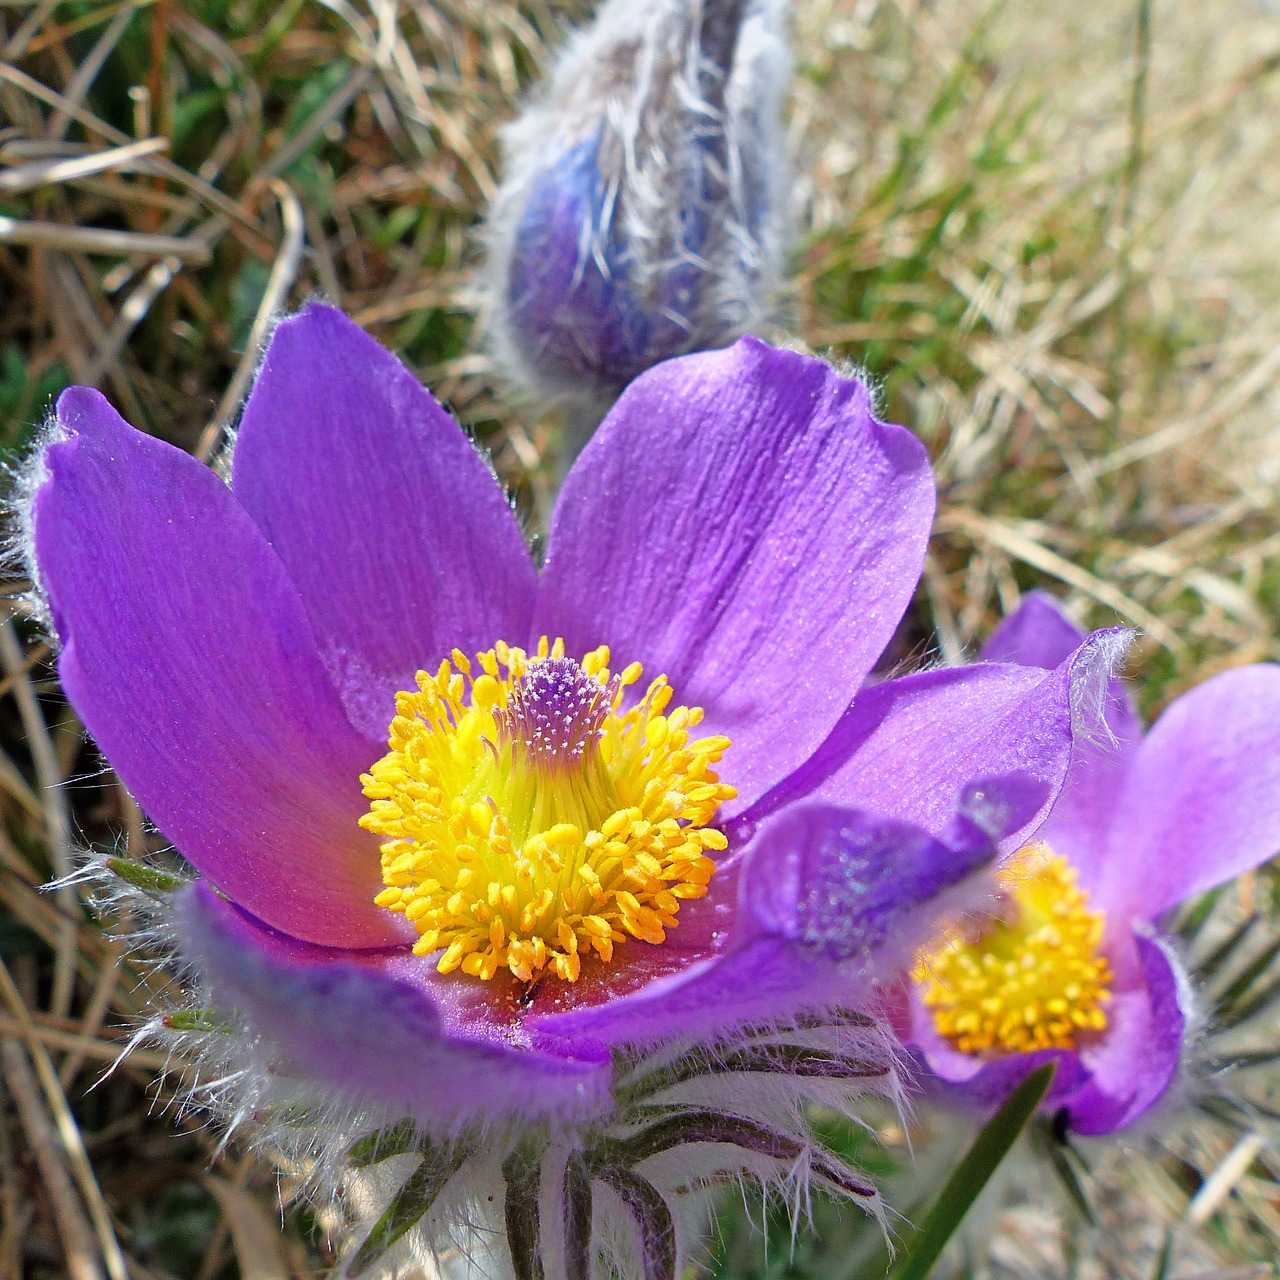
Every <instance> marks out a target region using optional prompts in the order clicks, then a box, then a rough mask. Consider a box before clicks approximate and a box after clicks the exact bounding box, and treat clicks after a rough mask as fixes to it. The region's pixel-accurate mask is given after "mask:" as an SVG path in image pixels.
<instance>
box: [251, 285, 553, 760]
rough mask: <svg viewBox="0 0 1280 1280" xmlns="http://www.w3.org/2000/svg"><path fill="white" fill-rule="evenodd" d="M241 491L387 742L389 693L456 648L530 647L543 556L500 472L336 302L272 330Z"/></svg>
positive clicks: (343, 681)
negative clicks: (510, 501) (531, 544)
mask: <svg viewBox="0 0 1280 1280" xmlns="http://www.w3.org/2000/svg"><path fill="white" fill-rule="evenodd" d="M233 487H234V490H235V493H236V496H237V497H238V498H239V499H240V501H241V503H243V505H244V507H245V509H246V510H247V511H248V512H249V514H250V515H251V516H252V517H253V518H254V519H255V520H256V521H257V522H258V525H259V526H260V528H261V529H262V531H263V532H264V533H265V534H266V536H267V539H268V541H269V542H270V543H271V545H272V546H274V547H275V549H276V551H277V552H278V553H279V555H280V558H281V559H282V560H283V561H284V564H285V567H286V568H287V569H288V571H289V576H290V577H291V578H292V579H293V581H294V583H295V585H296V586H297V588H298V591H299V593H300V594H301V596H302V600H303V603H304V604H305V605H306V609H307V613H308V615H309V616H310V618H311V622H312V625H313V626H314V627H315V631H316V635H317V637H318V639H319V643H320V652H321V656H322V657H323V659H324V662H325V665H326V666H327V667H328V669H329V671H330V673H331V675H332V676H333V679H334V683H335V684H336V686H337V688H338V691H339V693H340V694H341V695H342V698H343V702H344V704H345V705H346V708H347V713H348V715H349V716H350V717H351V720H352V723H353V724H355V726H356V728H358V729H359V730H360V731H361V732H362V733H364V734H365V735H366V736H367V737H368V738H370V740H371V741H375V742H379V743H382V742H385V740H386V736H387V725H388V724H389V723H390V720H391V716H392V714H393V713H394V710H395V696H394V695H395V693H396V691H397V690H399V689H412V688H413V687H414V685H413V677H414V673H415V672H416V671H418V670H419V669H420V668H424V669H429V670H434V669H435V667H436V666H437V665H438V663H439V661H440V659H441V658H444V657H447V656H448V654H449V652H450V650H451V649H453V648H454V647H455V646H456V647H458V648H460V649H462V650H463V651H464V652H466V653H474V652H476V651H477V650H479V649H487V648H489V647H490V646H491V645H492V644H493V643H494V642H495V641H496V640H507V641H508V642H510V643H512V644H522V643H523V642H524V640H525V636H526V633H527V630H528V623H529V614H530V610H531V608H532V601H533V593H534V590H535V582H536V579H535V573H534V569H533V562H532V560H531V559H530V557H529V552H528V550H527V548H526V547H525V543H524V539H523V537H522V536H521V533H520V530H519V527H518V526H517V524H516V520H515V517H514V515H513V514H512V512H511V509H510V507H509V506H508V505H507V501H506V498H505V497H504V496H503V493H502V489H501V488H500V486H499V485H498V482H497V481H496V480H495V479H494V477H493V475H492V473H491V472H490V471H489V469H488V467H487V466H486V465H485V463H484V461H483V460H482V459H481V458H480V456H479V454H478V453H477V452H476V451H475V449H474V448H473V447H472V445H471V443H470V441H469V440H467V438H466V436H464V435H463V433H462V431H461V430H460V429H459V427H458V425H457V423H455V422H454V421H453V419H452V418H450V417H449V415H448V414H447V413H445V411H444V410H443V409H441V408H440V406H439V405H438V404H437V403H436V402H435V400H433V399H432V397H431V395H430V393H429V392H427V391H426V390H424V389H423V387H422V386H421V385H419V383H418V380H417V379H416V378H415V377H414V376H413V375H412V374H411V373H410V372H409V371H408V370H407V369H406V368H405V367H404V366H403V365H402V364H401V363H400V362H399V361H398V360H397V359H395V357H394V356H392V355H391V354H390V353H389V352H387V351H385V350H384V349H383V348H382V347H380V346H379V345H378V344H377V343H376V342H375V341H374V340H373V339H372V338H370V337H369V336H368V335H367V334H366V333H364V332H363V331H362V330H361V329H359V328H358V327H357V326H356V325H355V324H353V323H352V322H351V321H350V320H348V319H347V318H346V317H345V316H344V315H343V314H342V313H341V312H340V311H335V310H334V309H333V308H332V307H323V306H316V305H312V306H309V307H307V308H306V310H304V311H303V312H302V313H301V314H300V315H296V316H293V317H291V318H290V319H288V320H284V321H282V322H281V324H280V325H279V326H278V328H277V329H276V331H275V334H274V336H273V337H272V339H271V345H270V346H269V347H268V348H267V353H266V357H265V358H264V360H263V364H262V369H261V371H260V372H259V374H258V380H257V382H256V383H255V384H254V388H253V393H252V394H251V395H250V397H249V402H248V404H247V405H246V406H245V410H244V416H243V419H242V421H241V425H240V432H239V436H238V437H237V442H236V452H235V470H234V481H233Z"/></svg>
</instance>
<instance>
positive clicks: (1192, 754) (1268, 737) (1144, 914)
mask: <svg viewBox="0 0 1280 1280" xmlns="http://www.w3.org/2000/svg"><path fill="white" fill-rule="evenodd" d="M1277 850H1280V666H1272V665H1265V666H1254V667H1243V668H1240V669H1238V670H1235V671H1227V672H1224V673H1223V674H1222V675H1219V676H1215V677H1214V678H1213V679H1212V680H1207V681H1206V682H1205V683H1204V684H1202V685H1199V686H1198V687H1197V688H1195V689H1192V690H1191V692H1190V693H1187V694H1184V695H1183V696H1182V697H1181V698H1179V699H1178V700H1177V701H1176V702H1174V703H1173V704H1172V705H1171V706H1170V707H1169V709H1168V710H1167V711H1166V712H1165V713H1164V715H1162V716H1161V717H1160V719H1159V720H1158V721H1157V722H1156V724H1155V725H1154V726H1153V728H1152V730H1151V732H1150V733H1149V734H1148V735H1147V737H1146V739H1145V740H1144V741H1143V743H1142V745H1141V746H1140V747H1139V748H1138V749H1137V751H1136V752H1135V753H1134V756H1133V759H1132V762H1131V764H1130V767H1129V769H1128V771H1127V774H1126V776H1125V779H1124V786H1123V789H1122V790H1121V791H1120V794H1119V796H1118V798H1117V800H1116V811H1115V818H1114V821H1113V823H1112V827H1111V839H1110V844H1109V848H1108V858H1107V863H1106V866H1105V868H1103V869H1102V870H1101V871H1100V873H1099V875H1098V879H1097V882H1096V885H1095V888H1094V893H1095V898H1096V901H1097V904H1098V905H1099V906H1101V907H1103V908H1104V909H1105V910H1107V911H1108V912H1109V913H1114V914H1116V915H1117V916H1118V917H1119V918H1121V919H1140V920H1155V919H1157V918H1158V917H1159V916H1160V915H1161V914H1163V913H1164V912H1165V911H1167V910H1168V909H1169V908H1170V907H1172V906H1174V905H1176V904H1177V903H1179V902H1182V901H1183V900H1184V899H1186V898H1189V897H1192V896H1193V895H1194V894H1197V893H1202V892H1203V891H1204V890H1206V889H1210V888H1212V887H1213V886H1214V885H1219V884H1222V883H1223V882H1224V881H1226V880H1229V879H1231V877H1232V876H1236V875H1239V874H1240V872H1242V871H1245V870H1247V869H1248V868H1250V867H1256V866H1258V865H1260V864H1261V863H1263V862H1265V861H1267V859H1269V858H1271V857H1272V856H1274V855H1275V853H1276V852H1277Z"/></svg>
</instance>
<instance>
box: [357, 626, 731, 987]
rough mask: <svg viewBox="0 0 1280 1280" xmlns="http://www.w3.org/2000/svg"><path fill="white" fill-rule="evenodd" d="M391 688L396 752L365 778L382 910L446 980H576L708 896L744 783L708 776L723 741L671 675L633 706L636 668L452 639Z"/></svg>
mask: <svg viewBox="0 0 1280 1280" xmlns="http://www.w3.org/2000/svg"><path fill="white" fill-rule="evenodd" d="M451 657H452V661H445V662H442V663H441V664H440V667H439V669H438V670H437V671H436V672H435V674H434V675H432V674H429V673H427V672H425V671H419V672H418V675H417V685H418V687H417V690H416V691H414V692H407V693H400V694H397V695H396V716H395V719H394V720H392V722H391V729H390V739H389V744H388V745H389V747H390V750H389V751H388V753H387V754H386V755H385V756H383V757H382V759H381V760H379V761H378V762H377V763H376V764H375V765H374V766H373V768H372V769H370V771H369V772H368V773H367V774H365V775H364V776H363V777H362V778H361V782H362V783H363V785H364V794H365V795H366V796H367V797H368V798H369V799H370V801H371V802H372V804H371V806H370V811H369V813H367V814H366V815H365V816H364V817H363V818H362V819H361V820H360V825H361V826H362V827H364V828H365V829H366V830H367V831H372V832H374V833H375V834H377V835H380V836H383V837H385V839H384V842H383V844H382V879H383V882H384V883H385V884H386V886H387V888H386V889H385V890H384V891H383V892H382V893H380V894H379V895H378V897H377V899H376V901H377V903H378V905H379V906H382V907H387V908H389V909H390V910H392V911H399V912H402V913H403V914H404V915H405V916H406V917H407V918H408V919H409V920H411V921H412V922H413V924H414V926H415V927H416V928H417V930H418V933H419V934H420V935H421V936H420V937H419V938H418V941H417V942H416V943H415V944H414V948H413V949H414V951H415V953H417V954H418V955H428V954H430V953H431V952H434V951H438V950H439V951H442V952H443V954H442V955H441V956H440V959H439V961H438V963H437V968H438V969H439V970H440V972H441V973H450V972H452V971H453V970H455V969H461V970H462V971H463V972H464V973H468V974H472V975H474V976H476V977H478V978H485V979H489V978H492V977H493V976H494V975H495V974H496V973H497V972H498V971H499V970H500V969H504V968H505V969H509V970H510V971H511V972H512V973H513V974H515V976H516V977H517V978H519V979H520V980H521V981H523V982H530V981H532V980H533V979H534V977H535V976H537V975H539V974H540V973H542V972H544V971H545V972H549V973H552V974H555V975H556V976H557V977H559V978H563V979H565V980H566V981H569V982H573V981H576V980H577V978H578V976H579V973H580V971H581V964H582V958H583V957H584V956H586V955H589V954H591V953H592V952H594V953H595V954H596V955H597V956H599V957H600V959H601V960H605V961H607V960H610V959H612V957H613V949H614V947H615V945H617V944H618V943H620V942H623V941H625V940H626V939H627V938H638V939H641V940H642V941H644V942H650V943H661V942H664V941H665V940H666V931H667V930H668V929H672V928H675V926H676V924H677V919H676V917H677V913H678V912H679V909H680V903H681V901H682V900H684V899H689V898H701V897H703V896H705V894H706V892H707V884H708V882H709V881H710V879H711V876H712V875H713V874H714V872H715V869H716V867H715V863H714V862H713V861H712V859H711V858H710V857H709V856H708V854H709V853H710V852H714V851H717V850H721V849H723V848H725V845H726V841H725V838H724V835H723V834H722V833H721V832H720V831H719V830H717V829H716V828H715V827H712V826H710V825H709V824H710V822H711V820H712V818H713V817H714V816H715V812H716V810H717V809H718V808H719V806H720V805H721V804H722V803H723V802H724V801H726V800H730V799H732V798H733V796H734V795H736V794H737V793H736V792H735V791H734V789H733V788H732V787H730V786H726V785H725V784H723V783H721V782H720V781H719V778H718V776H717V774H716V773H715V772H714V771H713V768H712V766H713V765H715V764H716V763H717V762H718V761H719V760H720V758H721V756H722V755H723V754H724V753H725V751H726V750H727V749H728V747H729V740H728V738H724V737H706V738H697V739H695V738H694V737H693V734H692V730H693V729H694V728H695V727H696V726H697V724H698V723H699V722H700V721H701V720H702V710H701V708H699V707H682V706H677V707H674V708H672V707H671V702H672V699H673V696H674V695H673V691H672V688H671V686H670V685H669V684H668V683H667V680H666V677H665V676H658V677H657V679H655V680H653V681H652V682H651V683H650V684H649V686H648V690H647V692H646V693H645V695H644V697H643V698H641V699H639V700H638V701H636V702H635V703H634V704H633V705H631V706H630V707H628V708H627V709H626V710H624V709H623V706H624V701H625V700H626V690H627V688H628V687H629V686H631V685H633V684H635V683H636V681H637V680H639V678H640V674H641V668H640V664H639V663H632V664H631V665H630V666H628V667H627V668H625V669H624V670H623V671H621V672H619V673H618V674H616V675H613V674H611V673H610V671H609V667H608V663H609V650H608V649H607V648H605V647H601V648H599V649H596V650H594V651H592V652H591V653H589V654H587V655H586V657H584V658H583V659H582V660H581V662H578V661H575V660H574V659H572V658H566V657H565V656H564V645H563V643H562V642H561V641H559V640H557V641H555V643H554V644H549V643H548V641H547V639H546V638H545V637H544V638H543V640H542V641H541V642H540V643H539V645H538V649H537V652H536V653H535V654H533V655H529V654H526V653H525V651H524V650H523V649H517V648H512V647H511V646H509V645H506V644H503V643H499V644H497V645H495V646H494V648H492V649H490V650H488V651H487V652H485V653H481V654H478V655H476V657H475V658H474V659H469V658H468V657H467V656H466V655H464V654H463V653H461V652H460V651H459V650H457V649H455V650H454V651H453V653H452V655H451Z"/></svg>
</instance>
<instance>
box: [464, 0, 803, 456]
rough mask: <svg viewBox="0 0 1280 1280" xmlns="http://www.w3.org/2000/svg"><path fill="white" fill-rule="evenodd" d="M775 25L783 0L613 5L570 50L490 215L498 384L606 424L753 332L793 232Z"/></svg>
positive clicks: (514, 133)
mask: <svg viewBox="0 0 1280 1280" xmlns="http://www.w3.org/2000/svg"><path fill="white" fill-rule="evenodd" d="M785 22H786V19H785V4H784V3H782V2H781V0H656V2H655V3H651V4H646V5H637V4H634V3H632V2H631V0H608V2H607V3H605V4H603V5H602V6H601V8H600V12H599V13H598V15H597V16H596V18H595V20H594V21H593V22H592V24H591V26H590V27H589V28H587V29H586V30H584V31H582V32H580V33H579V34H578V35H577V36H576V37H575V38H574V39H573V40H571V42H570V43H569V45H568V47H567V48H566V50H565V52H564V54H563V55H562V57H561V58H560V60H559V62H558V64H557V65H556V67H555V68H554V69H553V71H552V73H551V74H550V76H549V77H548V80H547V83H546V84H545V85H544V86H543V87H542V89H541V91H540V93H539V94H538V95H537V96H536V97H535V98H534V100H533V101H532V102H531V103H530V104H529V105H528V107H527V108H526V109H525V110H524V111H523V112H522V113H521V115H520V116H519V117H518V118H517V119H516V120H515V121H513V122H512V123H511V124H510V125H509V126H508V127H507V130H506V135H505V142H506V146H505V151H506V169H507V173H506V177H505V179H504V181H503V184H502V187H501V188H500V190H499V192H498V194H497V196H496V197H495V199H494V203H493V208H492V210H491V211H490V215H489V232H488V238H489V243H490V268H489V280H488V294H489V301H490V305H491V307H492V310H493V333H494V336H495V339H496V342H497V346H498V350H499V355H500V357H501V358H500V360H499V365H498V367H499V368H500V369H502V370H503V371H504V372H505V373H506V374H508V375H509V376H511V377H513V378H515V379H517V380H518V381H520V382H521V383H523V384H524V385H526V386H527V387H529V388H531V389H533V390H535V391H537V392H540V393H543V394H550V395H552V396H555V397H557V398H562V399H566V400H569V401H570V402H573V403H574V404H575V405H577V406H578V407H580V408H585V409H586V410H588V411H593V410H594V411H596V414H595V416H596V419H598V416H599V414H600V413H603V411H604V409H605V408H607V407H608V405H609V404H611V403H612V401H613V400H614V399H615V398H616V397H617V395H618V394H619V392H621V390H622V388H623V387H624V386H626V384H627V383H628V382H630V381H631V380H632V379H633V378H635V377H636V376H638V375H639V374H640V373H642V372H643V371H644V370H645V369H647V368H649V367H650V366H652V365H654V364H656V363H657V362H658V361H660V360H665V359H668V358H670V357H671V356H675V355H680V354H682V353H685V352H689V351H698V350H706V349H709V348H713V347H720V346H724V345H726V344H727V343H729V342H731V341H732V340H733V339H734V338H736V337H737V336H738V335H739V334H741V333H742V332H743V331H744V330H745V329H747V328H748V327H749V326H751V325H752V324H754V323H756V322H758V320H759V319H760V317H761V316H762V314H763V312H764V309H765V305H766V302H767V299H768V295H769V293H770V291H771V289H772V288H773V286H774V284H775V282H776V278H777V275H778V269H779V261H780V258H781V253H782V248H783V244H784V241H785V238H786V235H785V232H786V227H787V223H788V220H789V219H788V208H787V203H788V195H787V189H786V188H787V170H788V165H787V161H786V144H785V140H784V136H783V128H782V110H781V108H782V98H783V95H784V93H785V91H786V87H787V83H788V80H789V76H790V60H789V57H788V54H787V48H786V35H785ZM594 420H595V419H593V420H592V425H594ZM579 444H580V442H579Z"/></svg>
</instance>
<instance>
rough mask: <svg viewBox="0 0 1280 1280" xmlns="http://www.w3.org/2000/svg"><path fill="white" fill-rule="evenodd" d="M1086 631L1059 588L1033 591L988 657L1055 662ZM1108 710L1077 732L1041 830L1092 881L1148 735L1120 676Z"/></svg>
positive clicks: (1000, 630)
mask: <svg viewBox="0 0 1280 1280" xmlns="http://www.w3.org/2000/svg"><path fill="white" fill-rule="evenodd" d="M1083 639H1084V632H1083V631H1081V630H1080V628H1079V627H1077V626H1076V624H1075V623H1074V622H1072V621H1071V619H1070V618H1069V617H1068V616H1067V615H1066V614H1065V613H1064V612H1063V610H1062V607H1061V606H1060V605H1059V604H1058V602H1057V601H1056V600H1054V599H1053V597H1052V596H1049V595H1046V594H1045V593H1044V592H1042V591H1033V592H1031V593H1030V594H1028V595H1026V596H1024V597H1023V600H1022V603H1021V604H1020V605H1019V606H1018V607H1017V609H1015V610H1014V611H1013V613H1011V614H1010V615H1009V616H1008V617H1007V618H1006V619H1005V620H1004V621H1003V622H1002V623H1001V624H1000V625H999V626H998V627H997V628H996V629H995V631H994V632H993V633H992V635H991V638H990V639H989V640H988V641H987V643H986V644H985V645H983V647H982V653H981V657H982V659H983V661H987V662H1016V663H1019V664H1020V665H1022V666H1028V667H1044V668H1051V667H1056V666H1058V665H1059V664H1060V663H1061V662H1062V661H1063V659H1064V658H1066V657H1067V656H1068V655H1070V654H1071V653H1072V652H1074V650H1075V649H1077V648H1078V647H1079V645H1080V643H1081V641H1082V640H1083ZM1104 714H1105V719H1106V726H1105V728H1103V727H1102V726H1099V727H1098V731H1097V732H1095V733H1093V734H1092V735H1089V734H1081V735H1080V736H1079V737H1078V738H1077V741H1076V744H1075V749H1074V751H1073V754H1072V760H1071V765H1070V767H1069V768H1068V770H1067V779H1066V782H1065V783H1064V784H1063V788H1062V794H1061V795H1060V796H1059V797H1058V799H1057V801H1056V802H1055V804H1054V806H1053V812H1052V814H1051V815H1050V816H1049V819H1048V821H1047V822H1046V823H1045V826H1044V828H1043V830H1042V831H1041V832H1040V833H1039V834H1040V835H1041V836H1042V837H1043V838H1044V839H1045V840H1047V841H1048V842H1049V844H1050V845H1051V846H1052V847H1053V848H1054V849H1056V850H1057V851H1058V852H1059V853H1063V854H1066V856H1067V857H1068V858H1070V859H1071V861H1072V863H1073V864H1074V865H1075V866H1076V867H1077V868H1078V869H1079V871H1080V873H1081V881H1082V883H1083V884H1084V886H1085V887H1086V888H1089V889H1092V887H1093V885H1094V883H1095V882H1096V879H1097V874H1098V869H1099V867H1100V865H1101V864H1103V863H1105V860H1106V856H1107V855H1106V849H1107V833H1108V831H1109V829H1110V825H1111V819H1112V817H1113V815H1114V813H1115V809H1116V797H1117V796H1118V794H1119V790H1120V787H1121V785H1122V783H1123V781H1124V776H1125V772H1126V770H1127V769H1128V767H1129V759H1130V757H1131V756H1132V753H1133V749H1134V748H1135V747H1136V746H1137V744H1138V743H1139V742H1140V741H1141V740H1142V724H1141V721H1140V720H1139V719H1138V714H1137V711H1136V710H1135V709H1134V706H1133V700H1132V698H1131V697H1130V696H1129V692H1128V690H1127V689H1126V688H1125V685H1124V682H1123V681H1122V680H1120V679H1119V678H1116V679H1114V680H1112V681H1111V688H1110V692H1109V695H1108V698H1107V705H1106V710H1105V713H1104Z"/></svg>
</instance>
